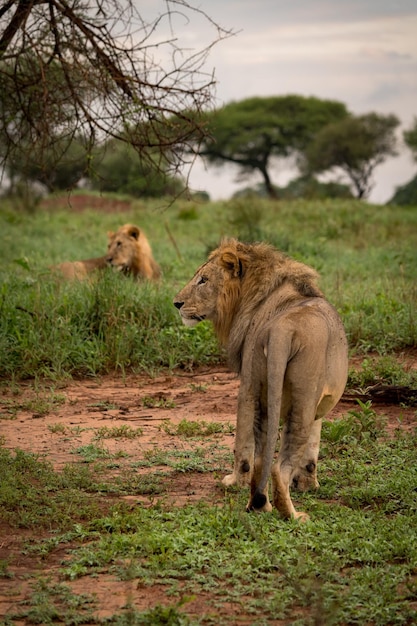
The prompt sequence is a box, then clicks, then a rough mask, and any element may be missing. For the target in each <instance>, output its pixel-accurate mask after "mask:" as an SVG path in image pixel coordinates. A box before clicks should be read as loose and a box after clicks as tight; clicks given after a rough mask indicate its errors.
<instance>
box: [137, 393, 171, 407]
mask: <svg viewBox="0 0 417 626" xmlns="http://www.w3.org/2000/svg"><path fill="white" fill-rule="evenodd" d="M141 402H142V406H144V407H146V408H148V409H154V408H158V409H173V408H175V402H174V401H173V400H172V399H171V398H166V397H165V396H162V395H156V396H144V397H143V398H142V400H141Z"/></svg>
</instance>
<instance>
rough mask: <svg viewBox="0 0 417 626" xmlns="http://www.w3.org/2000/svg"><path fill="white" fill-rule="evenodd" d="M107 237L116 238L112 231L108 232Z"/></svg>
mask: <svg viewBox="0 0 417 626" xmlns="http://www.w3.org/2000/svg"><path fill="white" fill-rule="evenodd" d="M107 237H108V238H109V239H112V238H113V237H114V232H113V231H112V230H108V231H107Z"/></svg>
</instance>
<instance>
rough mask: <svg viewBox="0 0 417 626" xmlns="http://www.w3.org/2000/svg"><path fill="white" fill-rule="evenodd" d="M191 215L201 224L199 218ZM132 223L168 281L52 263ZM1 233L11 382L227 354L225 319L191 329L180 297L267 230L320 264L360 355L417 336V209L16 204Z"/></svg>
mask: <svg viewBox="0 0 417 626" xmlns="http://www.w3.org/2000/svg"><path fill="white" fill-rule="evenodd" d="M189 211H192V214H193V217H194V219H192V220H191V219H185V216H186V215H188V213H189ZM125 222H133V223H136V224H139V225H140V226H141V227H143V228H144V230H145V232H146V233H147V234H148V237H149V239H150V241H151V243H152V246H153V249H154V254H155V257H156V259H157V260H158V262H159V263H160V264H161V267H162V270H163V275H164V278H163V280H162V282H161V284H160V285H158V286H154V285H149V284H148V285H146V284H139V285H138V284H137V283H135V282H134V281H133V280H130V279H126V278H123V277H121V276H119V275H115V274H113V273H112V272H108V273H107V272H105V273H104V274H102V275H101V277H100V279H99V280H97V281H96V282H94V283H93V284H90V283H83V284H80V283H73V284H68V283H64V282H59V281H58V282H57V281H56V280H54V279H53V278H52V276H51V274H50V272H49V270H48V267H49V265H50V264H53V263H56V262H59V261H63V260H73V259H82V258H88V257H91V256H96V255H101V254H103V253H104V252H105V249H106V245H107V236H106V233H107V231H108V230H114V229H115V228H117V227H118V226H119V225H121V224H122V223H125ZM0 228H1V230H2V249H1V252H0V255H1V270H0V281H1V287H0V377H3V378H7V379H9V380H10V379H13V380H19V379H21V378H28V377H29V378H31V377H35V378H41V377H48V378H52V379H65V378H66V377H71V376H72V377H74V376H97V375H99V374H103V373H108V372H113V371H116V372H119V373H125V372H127V371H130V370H133V371H146V372H151V373H152V372H156V371H158V370H159V369H161V368H175V367H183V368H187V369H192V368H193V367H195V366H196V365H200V364H207V363H214V362H218V361H219V360H221V359H222V358H223V355H222V352H221V350H220V349H219V347H218V345H217V342H216V339H215V337H214V335H213V329H212V327H211V325H210V324H200V325H199V326H198V327H197V328H195V329H187V328H185V327H182V326H181V324H180V319H179V316H178V314H177V312H176V311H175V309H174V307H173V306H172V299H173V296H174V295H175V293H176V291H177V290H178V289H179V288H180V287H181V286H182V285H183V284H184V283H185V282H187V281H188V280H189V278H190V277H191V276H192V274H193V273H194V270H195V269H196V268H197V266H198V265H199V264H200V263H202V262H203V261H204V259H205V258H206V255H207V253H208V251H209V250H210V249H212V248H213V247H214V246H216V245H217V244H218V242H219V240H220V239H221V237H223V236H239V237H242V238H245V239H247V238H252V239H253V238H259V239H265V240H267V241H270V242H271V243H273V244H274V245H276V246H277V247H279V248H280V249H282V250H283V251H284V252H287V253H288V254H290V255H292V256H294V257H295V258H297V259H299V260H302V261H304V262H306V263H308V264H310V265H312V266H314V267H315V268H316V269H317V270H318V271H319V272H320V273H321V276H322V278H321V285H322V288H323V290H324V291H325V293H326V295H327V297H328V299H329V300H330V301H331V302H332V303H333V304H334V305H335V306H336V307H337V308H338V310H339V312H340V314H341V316H342V318H343V321H344V324H345V327H346V331H347V334H348V338H349V344H350V348H351V350H352V351H356V352H362V353H367V352H369V351H377V352H378V353H380V354H381V355H386V354H389V353H391V352H393V351H398V350H401V349H403V348H406V347H409V346H414V345H416V342H417V322H416V319H417V316H416V303H417V287H416V285H417V210H416V209H413V208H399V207H395V208H393V207H387V206H383V207H382V206H372V205H368V204H366V203H361V202H357V201H334V202H304V201H293V202H275V203H274V202H270V201H264V200H259V201H258V202H257V204H256V206H253V200H252V201H248V200H245V201H243V200H239V201H230V202H228V203H206V204H198V203H196V202H189V203H187V202H186V201H184V200H183V201H178V202H176V203H174V204H172V205H167V204H165V205H164V203H163V201H162V200H161V201H152V202H149V203H147V204H146V205H144V204H142V203H139V202H136V203H133V204H132V206H131V209H130V210H128V211H127V212H126V213H117V214H112V213H100V212H99V211H97V210H96V211H93V210H86V211H84V212H82V213H74V212H71V210H70V209H68V210H62V209H60V210H55V211H45V210H44V211H41V210H38V211H37V212H35V213H33V214H25V213H22V212H21V211H16V210H15V209H13V207H12V206H11V205H3V206H2V208H1V209H0ZM174 244H175V245H174Z"/></svg>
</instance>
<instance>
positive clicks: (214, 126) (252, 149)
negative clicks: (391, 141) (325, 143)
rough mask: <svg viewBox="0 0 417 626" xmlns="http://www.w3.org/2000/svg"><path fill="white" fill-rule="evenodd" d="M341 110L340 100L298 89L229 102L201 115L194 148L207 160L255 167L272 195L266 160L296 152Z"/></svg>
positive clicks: (344, 112) (341, 116) (343, 114)
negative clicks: (201, 134)
mask: <svg viewBox="0 0 417 626" xmlns="http://www.w3.org/2000/svg"><path fill="white" fill-rule="evenodd" d="M347 115H348V112H347V110H346V107H345V105H344V104H343V103H341V102H337V101H333V100H320V99H319V98H314V97H309V98H306V97H303V96H298V95H286V96H276V97H269V98H248V99H246V100H242V101H239V102H231V103H230V104H227V105H225V106H224V107H222V108H221V109H219V110H216V111H214V112H209V113H206V114H205V115H204V116H203V119H204V121H205V122H206V123H207V130H208V135H207V136H206V137H205V138H204V139H203V141H202V144H201V147H200V149H199V150H198V152H199V154H200V155H201V156H203V157H206V158H207V159H208V161H209V163H214V164H221V163H225V162H230V163H234V164H235V165H237V166H238V167H239V170H240V172H241V173H242V174H246V173H248V172H254V171H258V172H260V173H261V175H262V177H263V181H264V183H265V188H266V190H267V193H268V194H269V195H270V196H274V195H275V191H274V185H273V183H272V180H271V174H270V168H271V164H272V161H273V160H274V159H276V158H279V157H282V158H287V157H290V156H296V155H298V154H299V153H302V152H303V151H304V150H305V149H306V147H307V145H308V144H309V143H310V142H311V141H312V139H313V138H314V136H315V134H316V133H317V132H318V131H319V130H320V129H321V128H323V127H324V126H326V125H327V124H329V123H330V122H334V121H336V120H340V119H344V118H345V117H346V116H347Z"/></svg>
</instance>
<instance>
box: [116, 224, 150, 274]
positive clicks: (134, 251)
mask: <svg viewBox="0 0 417 626" xmlns="http://www.w3.org/2000/svg"><path fill="white" fill-rule="evenodd" d="M108 237H109V243H108V248H107V256H106V260H107V264H108V265H110V266H112V267H114V268H116V269H117V270H119V271H121V272H123V273H126V274H130V273H131V274H133V275H134V276H136V277H143V278H149V279H156V278H159V276H160V275H161V271H160V268H159V265H158V264H157V263H156V262H155V260H154V258H153V256H152V250H151V246H150V245H149V241H148V239H147V237H146V235H145V233H144V232H143V231H142V230H141V229H140V228H138V227H137V226H134V225H133V224H125V225H124V226H121V227H120V228H119V229H118V230H117V231H116V232H115V233H113V232H109V233H108Z"/></svg>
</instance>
